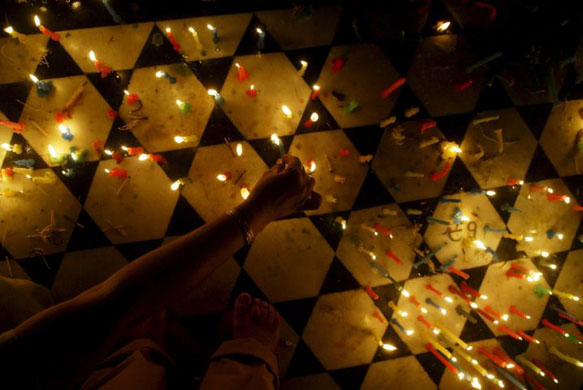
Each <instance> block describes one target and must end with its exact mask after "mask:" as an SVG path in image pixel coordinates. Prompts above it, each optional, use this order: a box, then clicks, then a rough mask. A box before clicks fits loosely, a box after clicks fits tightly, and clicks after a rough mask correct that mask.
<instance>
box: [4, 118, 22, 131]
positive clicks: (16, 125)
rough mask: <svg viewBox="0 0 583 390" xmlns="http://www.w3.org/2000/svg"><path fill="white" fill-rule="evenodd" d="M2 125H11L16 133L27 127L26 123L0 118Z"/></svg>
mask: <svg viewBox="0 0 583 390" xmlns="http://www.w3.org/2000/svg"><path fill="white" fill-rule="evenodd" d="M0 125H2V126H7V127H10V128H11V129H12V131H14V132H15V133H22V130H24V128H25V127H26V126H25V124H24V123H18V122H11V121H5V120H0Z"/></svg>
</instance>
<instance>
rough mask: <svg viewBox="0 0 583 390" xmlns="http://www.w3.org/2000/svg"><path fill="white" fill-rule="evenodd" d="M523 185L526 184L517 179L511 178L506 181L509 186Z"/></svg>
mask: <svg viewBox="0 0 583 390" xmlns="http://www.w3.org/2000/svg"><path fill="white" fill-rule="evenodd" d="M523 183H524V181H523V180H520V179H518V178H516V177H510V178H508V180H506V184H508V185H509V186H517V185H521V184H523Z"/></svg>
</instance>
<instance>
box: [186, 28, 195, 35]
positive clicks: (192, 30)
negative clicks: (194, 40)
mask: <svg viewBox="0 0 583 390" xmlns="http://www.w3.org/2000/svg"><path fill="white" fill-rule="evenodd" d="M188 31H190V32H191V33H193V34H196V30H195V29H194V28H192V27H189V28H188Z"/></svg>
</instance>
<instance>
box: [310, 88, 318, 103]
mask: <svg viewBox="0 0 583 390" xmlns="http://www.w3.org/2000/svg"><path fill="white" fill-rule="evenodd" d="M312 89H313V91H312V94H311V95H310V99H312V100H316V98H317V97H318V95H319V94H320V86H319V85H318V84H314V86H313V87H312Z"/></svg>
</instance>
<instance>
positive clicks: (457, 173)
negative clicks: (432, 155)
mask: <svg viewBox="0 0 583 390" xmlns="http://www.w3.org/2000/svg"><path fill="white" fill-rule="evenodd" d="M479 188H480V185H479V184H478V182H477V181H476V180H475V179H474V176H472V174H471V172H470V171H469V170H468V168H467V167H466V164H464V162H463V161H462V159H461V158H456V159H455V162H454V163H453V166H452V167H451V169H450V171H449V176H448V177H447V181H446V182H445V185H444V186H443V195H452V194H457V193H458V192H467V191H471V190H474V189H479Z"/></svg>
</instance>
